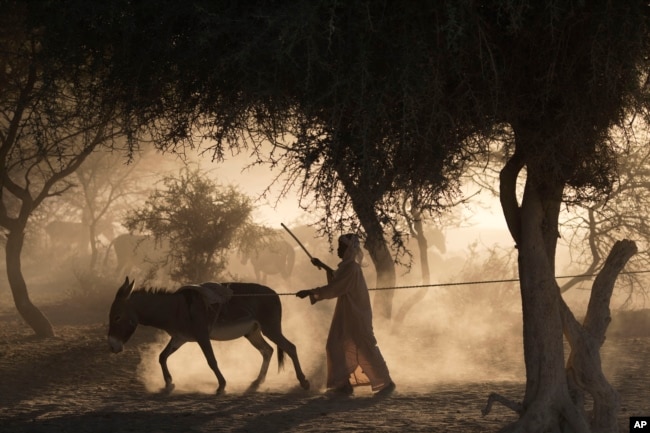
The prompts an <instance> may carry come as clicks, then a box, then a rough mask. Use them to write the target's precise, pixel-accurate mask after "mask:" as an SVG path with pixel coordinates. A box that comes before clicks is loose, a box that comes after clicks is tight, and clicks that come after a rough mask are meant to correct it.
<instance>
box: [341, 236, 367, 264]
mask: <svg viewBox="0 0 650 433" xmlns="http://www.w3.org/2000/svg"><path fill="white" fill-rule="evenodd" d="M336 252H337V254H338V256H339V258H341V259H342V260H343V261H346V260H356V261H358V262H359V264H361V261H362V260H363V252H362V251H361V245H360V243H359V237H358V236H357V235H355V234H354V233H347V234H344V235H341V236H340V237H339V246H338V249H337V250H336Z"/></svg>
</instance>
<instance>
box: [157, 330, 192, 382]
mask: <svg viewBox="0 0 650 433" xmlns="http://www.w3.org/2000/svg"><path fill="white" fill-rule="evenodd" d="M185 343H186V340H184V339H182V338H178V337H172V338H171V340H169V343H167V346H165V348H164V349H163V351H162V352H160V355H159V356H158V362H159V363H160V367H161V368H162V372H163V378H164V379H165V390H166V391H167V392H170V391H172V390H173V389H174V384H173V383H172V375H171V374H170V373H169V369H168V368H167V358H169V355H171V354H172V353H174V352H176V351H177V350H178V348H179V347H181V346H182V345H183V344H185Z"/></svg>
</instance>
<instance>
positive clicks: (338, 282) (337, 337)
mask: <svg viewBox="0 0 650 433" xmlns="http://www.w3.org/2000/svg"><path fill="white" fill-rule="evenodd" d="M312 292H313V295H314V298H315V299H316V300H321V299H333V298H337V301H336V307H335V309H334V316H333V317H332V324H331V326H330V330H329V335H328V337H327V345H326V353H327V387H328V388H337V387H340V386H342V385H344V384H346V383H347V382H348V380H349V381H350V383H351V384H352V385H368V384H369V385H370V386H371V387H372V390H373V391H378V390H381V389H383V388H384V387H386V386H388V385H389V384H390V383H391V382H392V381H391V378H390V374H389V372H388V367H387V366H386V362H385V361H384V358H383V356H382V354H381V352H380V351H379V347H377V340H376V338H375V334H374V331H373V327H372V308H371V306H370V296H369V294H368V286H367V285H366V280H365V278H364V277H363V272H362V270H361V266H360V265H359V264H358V263H357V262H356V261H354V260H344V261H343V262H341V263H340V264H339V266H338V269H337V270H336V271H334V273H333V275H332V277H331V279H330V281H329V282H328V284H327V285H326V286H323V287H317V288H315V289H313V290H312Z"/></svg>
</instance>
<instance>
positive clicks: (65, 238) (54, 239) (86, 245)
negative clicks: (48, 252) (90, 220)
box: [45, 221, 114, 252]
mask: <svg viewBox="0 0 650 433" xmlns="http://www.w3.org/2000/svg"><path fill="white" fill-rule="evenodd" d="M96 231H97V235H103V236H104V237H105V238H106V239H112V238H113V234H114V233H113V226H112V225H111V224H110V223H108V222H100V223H98V224H97V227H96ZM45 233H46V234H47V237H48V239H49V240H50V246H51V247H54V248H59V249H76V250H79V251H80V252H87V251H88V250H89V249H90V231H89V227H88V225H86V224H83V223H80V222H72V221H52V222H51V223H49V224H47V225H46V226H45Z"/></svg>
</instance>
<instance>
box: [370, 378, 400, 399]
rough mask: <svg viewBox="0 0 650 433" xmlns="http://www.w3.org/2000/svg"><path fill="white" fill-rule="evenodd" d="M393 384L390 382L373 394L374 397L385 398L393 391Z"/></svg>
mask: <svg viewBox="0 0 650 433" xmlns="http://www.w3.org/2000/svg"><path fill="white" fill-rule="evenodd" d="M395 388H396V386H395V382H391V383H389V384H388V385H386V386H385V387H383V388H382V389H380V390H379V391H377V392H376V393H375V397H386V396H388V395H390V394H392V393H393V391H395Z"/></svg>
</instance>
